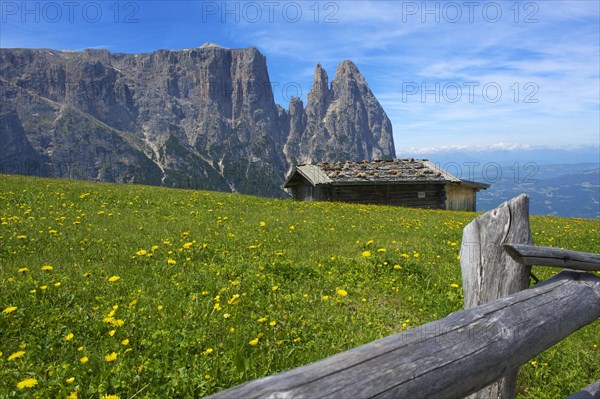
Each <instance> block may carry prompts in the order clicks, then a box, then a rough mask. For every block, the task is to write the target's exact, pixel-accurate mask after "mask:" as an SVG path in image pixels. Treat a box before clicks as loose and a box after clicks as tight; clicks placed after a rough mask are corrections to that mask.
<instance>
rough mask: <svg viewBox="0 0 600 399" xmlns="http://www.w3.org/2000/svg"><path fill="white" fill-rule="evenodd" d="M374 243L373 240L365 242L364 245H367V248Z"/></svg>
mask: <svg viewBox="0 0 600 399" xmlns="http://www.w3.org/2000/svg"><path fill="white" fill-rule="evenodd" d="M374 242H375V241H373V240H369V241H367V244H366V245H367V246H369V245H371V244H373V243H374Z"/></svg>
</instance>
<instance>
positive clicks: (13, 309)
mask: <svg viewBox="0 0 600 399" xmlns="http://www.w3.org/2000/svg"><path fill="white" fill-rule="evenodd" d="M17 309H18V308H17V307H16V306H9V307H7V308H6V309H4V310H3V311H2V313H5V314H9V313H12V312H14V311H15V310H17Z"/></svg>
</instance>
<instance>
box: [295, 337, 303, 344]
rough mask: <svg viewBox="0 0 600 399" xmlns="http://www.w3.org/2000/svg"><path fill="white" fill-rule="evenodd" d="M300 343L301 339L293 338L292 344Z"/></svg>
mask: <svg viewBox="0 0 600 399" xmlns="http://www.w3.org/2000/svg"><path fill="white" fill-rule="evenodd" d="M300 341H302V338H300V337H298V338H294V342H295V343H298V342H300Z"/></svg>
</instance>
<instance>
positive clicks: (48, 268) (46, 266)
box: [41, 265, 54, 272]
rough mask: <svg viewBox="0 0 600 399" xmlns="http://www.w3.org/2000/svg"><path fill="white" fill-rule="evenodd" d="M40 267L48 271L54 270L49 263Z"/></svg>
mask: <svg viewBox="0 0 600 399" xmlns="http://www.w3.org/2000/svg"><path fill="white" fill-rule="evenodd" d="M41 269H42V270H43V271H45V272H50V271H52V270H54V267H52V266H50V265H44V266H42V267H41Z"/></svg>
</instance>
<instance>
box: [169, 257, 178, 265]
mask: <svg viewBox="0 0 600 399" xmlns="http://www.w3.org/2000/svg"><path fill="white" fill-rule="evenodd" d="M175 264H177V261H176V260H175V259H171V258H169V259H167V265H169V266H173V265H175Z"/></svg>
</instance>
